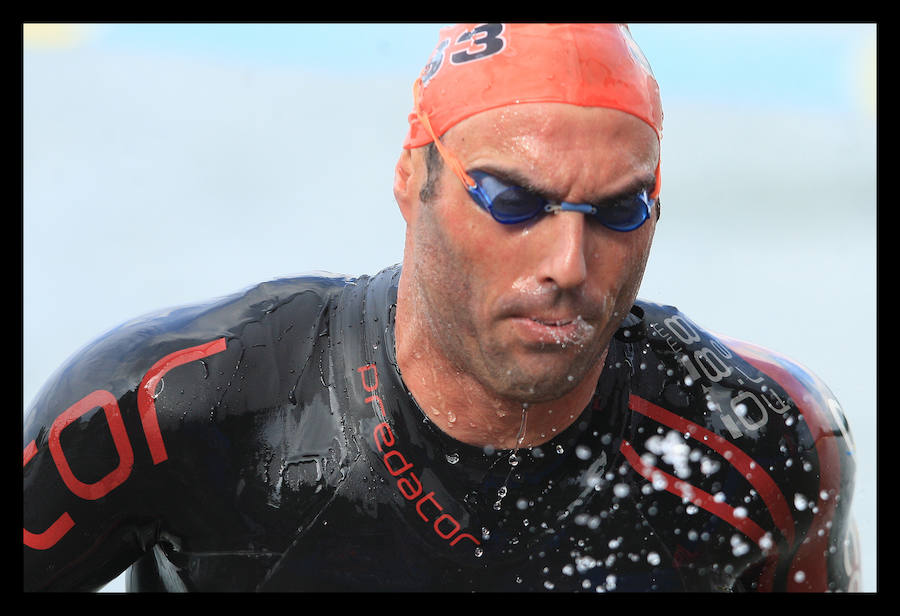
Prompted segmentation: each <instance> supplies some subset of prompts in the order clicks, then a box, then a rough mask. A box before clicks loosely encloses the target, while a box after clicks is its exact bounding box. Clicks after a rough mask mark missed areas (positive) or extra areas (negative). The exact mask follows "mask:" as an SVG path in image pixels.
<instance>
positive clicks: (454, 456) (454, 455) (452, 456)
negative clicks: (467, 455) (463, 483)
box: [447, 452, 459, 464]
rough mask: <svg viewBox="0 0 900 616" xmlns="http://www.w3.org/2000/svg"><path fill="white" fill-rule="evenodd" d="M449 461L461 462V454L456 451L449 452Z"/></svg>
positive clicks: (451, 462)
mask: <svg viewBox="0 0 900 616" xmlns="http://www.w3.org/2000/svg"><path fill="white" fill-rule="evenodd" d="M447 462H449V463H450V464H456V463H457V462H459V454H458V453H456V452H453V453H448V454H447Z"/></svg>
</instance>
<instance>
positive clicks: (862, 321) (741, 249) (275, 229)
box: [22, 23, 877, 592]
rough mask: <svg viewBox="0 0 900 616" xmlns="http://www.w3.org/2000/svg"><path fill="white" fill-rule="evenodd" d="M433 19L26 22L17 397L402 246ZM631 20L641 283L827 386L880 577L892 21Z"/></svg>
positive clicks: (364, 265)
mask: <svg viewBox="0 0 900 616" xmlns="http://www.w3.org/2000/svg"><path fill="white" fill-rule="evenodd" d="M440 25H441V24H400V25H392V24H380V23H379V24H214V25H213V24H209V25H206V24H97V25H89V24H67V25H56V24H25V25H24V27H23V42H24V52H23V162H24V169H23V171H24V175H23V183H24V186H23V210H22V212H23V227H22V238H23V272H22V275H23V278H22V281H23V393H24V398H23V407H25V408H27V406H28V404H29V403H30V402H31V400H32V398H33V397H34V395H35V393H36V392H37V390H38V389H39V388H40V387H41V385H42V384H43V382H44V381H45V380H46V379H47V378H48V377H49V376H50V375H51V373H52V372H53V371H54V370H55V369H56V367H57V366H59V364H61V363H62V362H63V361H64V360H65V359H66V358H67V357H68V356H69V355H71V354H72V353H73V352H74V351H75V350H77V349H78V348H79V347H81V346H83V345H85V344H87V343H88V342H90V341H91V340H93V339H95V338H96V337H97V336H98V335H100V334H101V333H103V332H105V331H106V330H108V329H111V328H112V327H114V326H116V325H118V324H120V323H122V322H124V321H126V320H128V319H130V318H132V317H135V316H138V315H141V314H145V313H147V312H150V311H154V310H156V309H159V308H165V307H169V306H173V305H178V304H184V303H191V302H195V301H199V300H205V299H209V298H213V297H218V296H222V295H226V294H229V293H231V292H233V291H237V290H240V289H242V288H244V287H246V286H249V285H251V284H254V283H257V282H260V281H263V280H267V279H270V278H274V277H279V276H287V275H294V274H301V273H304V272H310V271H314V270H325V271H331V272H339V273H344V274H354V275H356V274H364V273H374V272H376V271H378V270H379V269H381V268H382V267H383V266H386V265H389V264H393V263H396V262H399V261H400V259H401V255H402V245H403V232H404V229H403V220H402V218H401V217H400V215H399V212H398V211H397V208H396V206H395V203H394V201H393V194H392V190H391V184H392V178H393V168H394V164H395V162H396V159H397V156H398V154H399V153H400V148H401V141H402V139H403V136H404V134H405V131H406V116H407V114H408V112H409V111H410V109H411V104H412V96H411V85H412V82H413V80H414V79H415V77H416V76H417V75H418V73H419V71H420V70H421V68H422V66H424V64H425V62H426V61H427V59H428V57H429V55H430V53H431V50H432V49H433V47H434V45H435V44H436V42H437V31H438V28H439V26H440ZM631 31H632V34H633V36H634V38H635V40H636V41H637V42H638V44H639V45H640V46H641V48H642V49H643V51H644V53H645V55H646V56H647V58H648V59H649V61H650V64H651V65H652V67H653V70H654V73H655V75H656V77H657V80H658V82H659V85H660V89H661V92H662V96H663V103H664V108H665V126H664V137H663V150H662V152H663V154H662V155H663V158H662V182H663V184H662V193H661V199H662V203H663V209H662V218H661V220H660V224H659V227H658V229H657V233H656V239H655V245H654V252H653V253H652V255H651V258H650V262H649V265H648V268H647V273H646V276H645V279H644V284H643V286H642V289H641V293H640V296H641V297H642V298H645V299H649V300H653V301H659V302H662V303H668V304H673V305H676V306H678V307H679V308H681V309H682V310H683V311H684V312H685V313H686V314H688V315H690V316H691V317H692V318H693V319H694V320H696V321H697V322H698V323H700V324H702V325H704V326H706V327H707V328H709V329H711V330H713V331H715V332H718V333H722V334H727V335H729V336H731V337H736V338H742V339H745V340H749V341H752V342H755V343H757V344H760V345H763V346H767V347H770V348H772V349H774V350H776V351H779V352H781V353H782V354H785V355H787V356H789V357H792V358H793V359H795V360H796V361H798V362H799V363H801V364H803V365H805V366H806V367H808V368H809V369H810V370H812V371H813V372H814V373H816V374H817V375H818V376H820V377H821V378H822V379H823V380H825V382H827V383H828V384H829V385H830V386H831V388H832V390H833V392H834V393H835V395H836V396H837V398H838V400H840V402H841V404H842V406H843V408H844V411H845V413H846V415H847V417H848V418H849V421H850V426H851V430H852V432H853V435H854V438H855V441H856V448H857V450H856V461H857V465H858V466H857V468H858V471H857V486H856V492H855V495H854V505H853V509H854V514H855V517H856V519H857V521H858V524H859V530H860V536H861V540H862V562H863V577H862V589H863V590H864V591H867V592H874V591H876V590H877V570H876V566H877V565H876V550H877V545H876V542H877V519H876V476H877V466H876V444H877V437H876V434H877V432H876V417H877V409H876V395H875V390H876V344H875V327H876V311H875V302H876V138H875V134H876V108H875V93H876V34H877V27H876V25H875V24H871V23H854V24H832V23H829V24H796V23H792V24H645V23H640V24H632V25H631ZM104 590H105V591H114V592H118V591H122V590H124V582H123V579H122V578H121V577H120V578H118V579H116V580H114V581H113V582H111V583H110V584H109V585H107V587H106V588H105V589H104Z"/></svg>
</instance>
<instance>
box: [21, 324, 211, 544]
mask: <svg viewBox="0 0 900 616" xmlns="http://www.w3.org/2000/svg"><path fill="white" fill-rule="evenodd" d="M224 350H225V339H224V338H219V339H218V340H213V341H212V342H208V343H205V344H201V345H198V346H194V347H190V348H187V349H182V350H180V351H175V352H174V353H170V354H169V355H166V356H165V357H163V358H162V359H160V360H159V361H158V362H156V363H155V364H153V366H152V367H151V368H150V369H149V370H148V371H147V373H146V375H144V378H143V380H142V381H141V385H140V388H139V389H138V412H139V414H140V417H141V425H142V427H143V429H144V436H145V438H146V439H147V446H148V448H149V449H150V454H151V457H152V459H153V464H159V463H160V462H163V461H165V460H166V459H168V454H167V453H166V448H165V445H164V443H163V439H162V432H161V431H160V429H159V421H158V418H157V415H156V403H155V399H154V393H155V390H156V386H157V384H158V383H159V381H160V379H162V377H163V375H164V374H166V373H167V372H169V371H170V370H172V369H173V368H175V367H176V366H180V365H182V364H185V363H187V362H191V361H194V360H197V359H202V358H203V357H208V356H210V355H214V354H216V353H220V352H221V351H224ZM98 407H99V408H101V409H103V413H104V416H105V417H106V424H107V427H108V428H109V432H110V434H111V435H112V438H113V444H114V445H115V447H116V453H117V454H118V455H119V463H118V465H117V466H116V468H114V469H112V470H111V471H110V472H109V473H107V474H106V475H105V476H104V477H103V478H101V479H100V480H98V481H95V482H94V483H84V482H83V481H81V480H80V479H78V478H77V477H76V476H75V473H74V472H72V468H71V467H70V466H69V461H68V459H67V458H66V454H65V452H64V451H63V446H62V442H61V440H60V435H61V434H62V432H63V430H65V429H66V428H67V427H68V426H70V425H71V424H72V423H74V422H75V421H77V420H78V419H79V418H80V417H82V416H83V415H85V414H87V413H88V412H89V411H92V410H94V409H96V408H98ZM48 447H49V449H50V455H51V456H52V458H53V463H54V464H55V465H56V470H57V471H58V472H59V476H60V477H61V478H62V480H63V483H65V484H66V487H67V488H69V491H71V492H72V494H74V495H75V496H78V497H79V498H82V499H84V500H97V499H99V498H102V497H104V496H106V495H107V494H109V493H110V492H111V491H112V490H114V489H115V488H117V487H119V486H120V485H122V483H124V482H125V480H126V479H128V477H129V476H130V475H131V469H132V467H133V466H134V450H133V449H132V447H131V441H130V440H129V439H128V433H127V432H126V430H125V423H124V421H123V420H122V413H121V410H120V409H119V403H118V401H117V400H116V397H115V396H114V395H113V394H112V393H111V392H109V391H107V390H105V389H98V390H95V391H93V392H91V393H89V394H88V395H86V396H85V397H83V398H82V399H81V400H78V401H77V402H75V403H74V404H73V405H71V406H70V407H69V408H67V409H66V410H64V411H63V412H62V413H60V414H59V416H58V417H57V418H56V419H55V420H54V421H53V424H52V425H51V427H50V435H49V439H48ZM37 451H38V450H37V445H36V444H35V442H34V441H31V442H30V443H28V445H26V446H25V450H24V452H23V460H22V467H23V468H24V467H25V466H27V465H28V462H29V461H31V459H32V458H33V457H34V456H35V455H36V454H37ZM74 526H75V522H74V521H73V520H72V518H71V516H69V514H68V513H66V512H63V514H62V515H60V516H59V517H58V518H57V519H56V521H55V522H53V524H51V525H50V527H49V528H47V529H46V530H45V531H43V532H39V533H33V532H30V531H29V530H28V529H26V528H23V529H22V530H23V542H24V543H25V545H27V546H28V547H30V548H33V549H35V550H46V549H49V548H51V547H53V546H54V545H56V543H57V542H58V541H59V540H60V539H61V538H62V537H63V536H64V535H65V534H66V533H67V532H69V531H70V530H71V529H72V527H74Z"/></svg>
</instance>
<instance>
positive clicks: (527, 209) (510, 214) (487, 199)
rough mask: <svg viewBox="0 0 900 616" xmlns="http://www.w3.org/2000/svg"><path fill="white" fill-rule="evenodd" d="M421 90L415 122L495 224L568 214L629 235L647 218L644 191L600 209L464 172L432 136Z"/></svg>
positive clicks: (648, 201) (417, 87) (650, 202)
mask: <svg viewBox="0 0 900 616" xmlns="http://www.w3.org/2000/svg"><path fill="white" fill-rule="evenodd" d="M421 89H422V83H421V80H420V79H417V80H416V84H415V86H414V88H413V97H414V99H415V111H416V115H417V116H418V117H419V121H420V122H421V123H422V125H423V126H424V127H425V130H427V131H428V133H429V135H430V136H431V138H432V139H433V141H434V145H435V147H437V149H438V152H439V153H440V155H441V157H442V158H443V159H444V162H446V163H447V164H448V165H449V166H450V168H451V169H452V170H453V173H454V174H456V176H457V177H458V178H459V179H460V181H461V182H462V183H463V184H464V185H465V187H466V189H467V190H468V192H469V195H470V196H471V197H472V199H473V200H474V201H475V203H477V204H478V205H479V206H480V207H482V208H483V209H485V210H487V211H488V212H489V213H490V215H491V216H493V218H494V220H496V221H497V222H500V223H503V224H505V225H512V224H516V223H520V222H525V221H527V220H531V219H532V218H534V217H536V216H539V215H541V214H543V213H549V212H559V211H570V212H582V213H584V214H587V215H590V216H592V217H593V218H594V219H596V220H597V221H598V222H599V223H600V224H602V225H603V226H604V227H607V228H608V229H612V230H614V231H633V230H635V229H637V228H638V227H640V226H641V225H643V224H644V222H646V221H647V219H648V218H649V217H650V210H651V209H652V207H653V204H654V203H655V199H652V198H650V197H649V196H648V194H647V191H646V190H641V191H640V192H639V193H637V194H636V195H632V196H628V197H624V198H621V199H618V200H616V201H614V202H612V203H608V204H603V205H600V206H595V205H591V204H585V203H568V202H565V201H563V202H561V203H553V202H551V201H550V200H548V199H546V198H544V197H543V196H541V195H540V194H538V193H536V192H534V191H532V190H529V189H527V188H522V187H520V186H516V185H514V184H509V183H507V182H505V181H504V180H502V179H500V178H497V177H494V176H493V175H490V174H489V173H485V172H484V171H471V172H467V171H466V170H465V169H463V166H462V163H460V161H459V159H458V158H457V157H456V156H455V155H454V154H453V153H452V152H450V151H449V150H448V149H447V147H446V146H444V145H443V144H442V143H441V141H440V140H439V139H438V138H437V136H436V135H435V134H434V131H433V129H432V128H431V122H430V121H429V120H428V116H427V115H426V114H425V112H424V111H422V109H421V106H420V104H419V102H420V98H421Z"/></svg>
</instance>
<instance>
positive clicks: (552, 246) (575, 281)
mask: <svg viewBox="0 0 900 616" xmlns="http://www.w3.org/2000/svg"><path fill="white" fill-rule="evenodd" d="M541 222H542V223H544V224H543V226H544V228H543V229H542V231H543V232H544V234H543V236H542V237H541V248H540V251H541V252H540V258H541V262H540V266H539V267H540V270H539V274H540V275H539V279H540V280H541V281H542V282H545V283H549V282H552V283H555V284H556V285H557V286H558V287H559V288H561V289H572V288H575V287H578V286H579V285H581V284H582V283H583V282H584V281H585V279H586V278H587V255H586V252H587V246H586V244H585V241H586V239H587V237H586V231H587V229H586V228H585V226H586V225H587V220H586V218H585V215H584V214H582V213H580V212H556V213H553V214H549V215H547V217H546V218H545V220H543V221H541Z"/></svg>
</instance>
